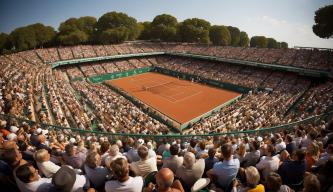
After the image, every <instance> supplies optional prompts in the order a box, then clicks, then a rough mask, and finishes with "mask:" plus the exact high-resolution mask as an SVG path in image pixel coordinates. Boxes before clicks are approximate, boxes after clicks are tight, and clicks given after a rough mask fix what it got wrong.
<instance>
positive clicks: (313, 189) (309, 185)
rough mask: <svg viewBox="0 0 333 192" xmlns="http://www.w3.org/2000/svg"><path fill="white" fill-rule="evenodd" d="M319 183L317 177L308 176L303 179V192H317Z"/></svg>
mask: <svg viewBox="0 0 333 192" xmlns="http://www.w3.org/2000/svg"><path fill="white" fill-rule="evenodd" d="M319 191H320V182H319V180H318V178H317V176H315V175H313V174H309V175H307V176H306V177H305V178H304V189H303V192H319Z"/></svg>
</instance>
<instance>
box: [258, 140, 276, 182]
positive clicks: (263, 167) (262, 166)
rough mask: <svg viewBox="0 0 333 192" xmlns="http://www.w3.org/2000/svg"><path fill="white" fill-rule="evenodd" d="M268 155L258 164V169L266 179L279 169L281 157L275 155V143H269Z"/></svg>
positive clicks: (266, 150) (266, 151)
mask: <svg viewBox="0 0 333 192" xmlns="http://www.w3.org/2000/svg"><path fill="white" fill-rule="evenodd" d="M265 153H266V156H263V157H262V158H261V159H260V161H259V163H258V164H257V165H256V167H257V169H258V170H259V171H261V173H262V175H263V178H264V180H266V178H267V176H268V174H269V173H270V172H272V171H277V170H278V168H279V164H280V159H279V158H278V157H276V156H274V155H275V147H274V145H268V146H267V148H266V149H265Z"/></svg>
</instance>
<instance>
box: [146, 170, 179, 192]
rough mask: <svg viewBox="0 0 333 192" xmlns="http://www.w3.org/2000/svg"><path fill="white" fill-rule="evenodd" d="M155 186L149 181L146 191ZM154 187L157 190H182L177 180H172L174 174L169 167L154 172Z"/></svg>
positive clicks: (163, 191)
mask: <svg viewBox="0 0 333 192" xmlns="http://www.w3.org/2000/svg"><path fill="white" fill-rule="evenodd" d="M154 188H155V186H154V185H153V184H152V183H149V185H148V187H147V189H146V191H147V192H152V191H153V189H154ZM156 188H157V191H158V192H165V191H172V192H184V191H185V190H184V188H183V186H182V184H181V183H180V181H179V180H174V174H173V172H172V171H171V170H170V169H169V168H162V169H160V170H159V171H158V173H157V174H156Z"/></svg>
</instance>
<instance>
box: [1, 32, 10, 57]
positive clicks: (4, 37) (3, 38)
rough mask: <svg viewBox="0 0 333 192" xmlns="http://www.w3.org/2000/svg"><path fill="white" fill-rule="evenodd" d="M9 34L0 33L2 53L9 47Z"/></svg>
mask: <svg viewBox="0 0 333 192" xmlns="http://www.w3.org/2000/svg"><path fill="white" fill-rule="evenodd" d="M8 45H9V35H8V34H6V33H0V53H3V52H4V51H5V49H9V46H8Z"/></svg>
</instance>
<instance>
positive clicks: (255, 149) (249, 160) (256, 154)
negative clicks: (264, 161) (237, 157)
mask: <svg viewBox="0 0 333 192" xmlns="http://www.w3.org/2000/svg"><path fill="white" fill-rule="evenodd" d="M259 148H260V143H259V141H257V140H254V141H252V142H251V144H250V152H249V153H246V155H245V157H244V159H243V161H242V167H249V166H255V165H256V164H257V163H258V161H259V159H260V151H259Z"/></svg>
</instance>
